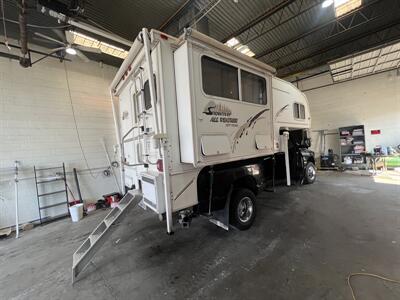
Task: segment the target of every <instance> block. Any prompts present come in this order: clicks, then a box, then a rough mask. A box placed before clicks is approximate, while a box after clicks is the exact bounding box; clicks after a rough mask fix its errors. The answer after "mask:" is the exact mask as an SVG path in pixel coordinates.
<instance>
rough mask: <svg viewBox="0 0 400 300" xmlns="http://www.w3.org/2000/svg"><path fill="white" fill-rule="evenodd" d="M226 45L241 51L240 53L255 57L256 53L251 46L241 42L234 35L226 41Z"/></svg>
mask: <svg viewBox="0 0 400 300" xmlns="http://www.w3.org/2000/svg"><path fill="white" fill-rule="evenodd" d="M225 45H226V46H228V47H230V48H233V49H235V50H237V51H239V52H240V53H242V54H244V55H247V56H250V57H253V56H254V55H255V53H254V52H253V51H251V50H250V48H249V46H247V45H243V44H241V43H240V42H239V40H238V39H237V38H235V37H233V38H231V39H230V40H229V41H227V42H226V43H225Z"/></svg>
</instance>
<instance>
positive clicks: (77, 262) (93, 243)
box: [72, 190, 142, 283]
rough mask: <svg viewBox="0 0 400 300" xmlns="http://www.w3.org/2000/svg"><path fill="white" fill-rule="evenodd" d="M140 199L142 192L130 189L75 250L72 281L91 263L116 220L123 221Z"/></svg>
mask: <svg viewBox="0 0 400 300" xmlns="http://www.w3.org/2000/svg"><path fill="white" fill-rule="evenodd" d="M140 200H142V194H141V193H140V192H139V191H137V190H133V191H129V192H128V193H127V194H126V195H125V196H124V197H123V198H122V199H121V201H120V202H119V204H118V206H117V207H114V208H113V209H112V210H111V211H110V213H109V214H108V215H107V216H106V217H105V218H104V219H103V221H101V223H100V224H99V225H98V226H97V227H96V228H95V230H93V232H92V233H91V234H90V235H89V237H88V238H87V239H86V240H85V241H84V242H83V244H82V245H81V246H80V247H79V248H78V250H76V251H75V253H74V255H73V257H72V283H74V282H75V281H76V279H77V277H78V276H79V274H80V273H81V272H82V271H83V270H84V269H85V268H86V266H87V265H88V264H89V263H90V261H91V260H92V258H93V256H94V255H95V254H96V252H97V251H98V250H99V249H100V248H101V246H102V245H103V244H104V242H105V241H106V240H107V237H109V236H110V234H111V233H112V229H114V228H115V226H113V225H114V224H115V222H117V221H121V219H122V217H123V216H124V215H126V213H127V212H128V210H129V209H131V208H133V207H135V206H136V205H137V204H138V203H139V202H140Z"/></svg>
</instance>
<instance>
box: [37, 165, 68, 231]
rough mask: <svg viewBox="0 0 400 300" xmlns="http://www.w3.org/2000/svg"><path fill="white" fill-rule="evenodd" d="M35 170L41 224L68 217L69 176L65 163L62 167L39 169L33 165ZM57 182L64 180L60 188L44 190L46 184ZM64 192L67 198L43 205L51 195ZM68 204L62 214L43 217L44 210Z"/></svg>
mask: <svg viewBox="0 0 400 300" xmlns="http://www.w3.org/2000/svg"><path fill="white" fill-rule="evenodd" d="M33 171H34V173H35V184H36V196H37V204H38V210H39V221H40V224H43V223H47V222H51V221H54V220H56V219H59V218H62V217H66V216H68V215H69V203H68V187H67V177H66V173H65V164H64V163H63V164H62V166H60V167H50V168H42V169H37V168H36V166H34V167H33ZM49 173H52V174H49ZM55 182H63V188H62V189H59V190H55V191H54V190H52V191H50V192H44V190H45V188H44V186H46V185H48V184H50V183H53V184H54V183H55ZM57 194H62V195H65V199H64V200H63V201H60V202H56V203H47V204H46V205H42V202H43V200H42V199H45V198H47V197H49V196H52V195H57ZM61 205H66V208H67V210H66V213H64V214H60V215H57V216H51V217H48V216H47V217H43V214H42V212H43V211H45V210H47V209H49V208H52V207H56V206H61Z"/></svg>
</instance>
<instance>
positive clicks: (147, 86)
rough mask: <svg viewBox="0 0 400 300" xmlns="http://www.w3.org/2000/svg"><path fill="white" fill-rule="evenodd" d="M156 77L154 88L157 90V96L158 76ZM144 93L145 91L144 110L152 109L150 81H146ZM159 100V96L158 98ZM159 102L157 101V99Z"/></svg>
mask: <svg viewBox="0 0 400 300" xmlns="http://www.w3.org/2000/svg"><path fill="white" fill-rule="evenodd" d="M153 76H154V88H155V90H156V91H155V92H156V95H157V83H156V75H153ZM143 89H144V91H143V95H144V108H145V109H146V110H148V109H150V108H151V97H150V84H149V80H146V82H145V83H144V87H143ZM156 98H157V96H156ZM156 101H157V99H156Z"/></svg>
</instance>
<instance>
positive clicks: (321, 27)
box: [255, 0, 381, 58]
mask: <svg viewBox="0 0 400 300" xmlns="http://www.w3.org/2000/svg"><path fill="white" fill-rule="evenodd" d="M379 2H381V0H375V1H372V2H368V3H366V4H363V5H361V6H360V7H359V8H358V9H356V10H354V11H353V12H351V13H350V14H346V15H343V16H341V17H339V18H336V17H334V18H333V19H330V20H329V21H327V22H325V23H323V24H320V25H318V26H315V27H313V28H311V29H310V30H309V31H306V32H304V33H302V34H300V35H297V36H295V37H293V38H292V39H290V40H287V41H285V42H283V43H281V44H279V45H276V46H275V47H273V48H270V49H266V50H265V51H263V52H261V53H258V54H256V56H255V58H261V57H263V56H266V55H268V54H271V53H272V52H275V51H277V50H279V49H281V48H283V47H286V46H288V45H290V44H292V43H294V42H296V41H299V40H301V39H304V38H306V37H308V36H309V35H311V34H313V33H315V32H318V31H320V30H321V29H324V28H325V27H326V26H328V25H331V24H335V23H337V22H339V21H341V20H343V19H345V18H348V17H349V16H352V15H354V14H355V13H357V12H359V11H360V10H362V9H364V8H366V7H369V6H371V5H373V4H376V3H379Z"/></svg>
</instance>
